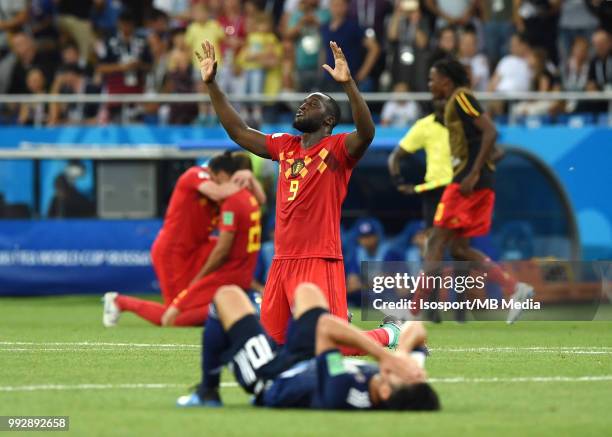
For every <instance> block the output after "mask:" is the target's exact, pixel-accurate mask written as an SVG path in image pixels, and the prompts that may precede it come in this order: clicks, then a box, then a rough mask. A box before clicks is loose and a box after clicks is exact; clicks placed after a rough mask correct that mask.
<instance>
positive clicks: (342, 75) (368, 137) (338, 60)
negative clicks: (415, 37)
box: [323, 41, 375, 158]
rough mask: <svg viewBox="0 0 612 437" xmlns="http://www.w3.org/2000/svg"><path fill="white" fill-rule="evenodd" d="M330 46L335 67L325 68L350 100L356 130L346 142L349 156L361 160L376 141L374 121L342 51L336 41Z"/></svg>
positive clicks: (324, 66)
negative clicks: (373, 141) (374, 140)
mask: <svg viewBox="0 0 612 437" xmlns="http://www.w3.org/2000/svg"><path fill="white" fill-rule="evenodd" d="M329 46H330V47H331V50H332V53H333V54H334V64H335V65H334V68H331V67H330V66H329V65H327V64H325V65H323V68H324V69H325V70H326V71H327V72H328V73H329V74H330V75H331V77H332V78H333V79H334V80H335V81H336V82H338V83H340V84H342V87H343V88H344V92H345V93H346V94H347V96H348V98H349V103H350V104H351V111H352V114H353V122H354V123H355V129H356V130H355V131H354V132H351V133H350V134H348V135H347V137H346V140H345V141H346V148H347V150H348V153H349V155H351V156H352V157H354V158H361V157H362V156H363V154H364V153H365V151H366V150H367V149H368V147H369V146H370V144H371V143H372V140H373V139H374V133H375V127H374V120H372V114H371V113H370V108H368V104H367V103H366V102H365V100H364V99H363V97H362V96H361V94H360V93H359V89H358V88H357V84H356V83H355V81H354V80H353V78H352V77H351V72H350V70H349V67H348V63H347V62H346V58H345V57H344V53H342V49H341V48H340V47H338V44H336V43H335V42H334V41H331V42H330V43H329Z"/></svg>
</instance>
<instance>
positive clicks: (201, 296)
mask: <svg viewBox="0 0 612 437" xmlns="http://www.w3.org/2000/svg"><path fill="white" fill-rule="evenodd" d="M194 276H195V275H194ZM191 279H193V277H192V278H191ZM235 283H236V275H229V274H228V273H227V272H212V273H211V274H210V275H207V276H205V277H204V278H202V279H200V280H199V281H198V282H196V283H195V284H193V286H192V287H188V288H185V289H184V290H182V291H181V292H179V293H178V295H177V296H176V297H175V298H174V299H173V300H172V305H174V306H175V307H177V308H178V309H179V310H181V311H186V310H189V309H192V308H197V307H202V306H206V305H208V304H209V303H211V302H212V300H213V297H215V293H216V292H217V290H218V289H219V288H220V287H222V286H224V285H230V284H235Z"/></svg>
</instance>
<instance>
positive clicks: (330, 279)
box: [261, 258, 348, 344]
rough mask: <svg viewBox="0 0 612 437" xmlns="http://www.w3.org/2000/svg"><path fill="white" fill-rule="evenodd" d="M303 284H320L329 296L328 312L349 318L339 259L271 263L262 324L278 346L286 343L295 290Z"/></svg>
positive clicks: (281, 260) (275, 261)
mask: <svg viewBox="0 0 612 437" xmlns="http://www.w3.org/2000/svg"><path fill="white" fill-rule="evenodd" d="M302 282H312V283H314V284H316V285H318V286H319V287H320V288H321V290H323V293H324V294H325V296H326V297H327V302H328V303H329V311H330V313H331V314H334V315H336V316H338V317H341V318H343V319H346V318H347V315H348V313H347V312H348V309H347V305H346V283H345V277H344V263H343V262H342V260H340V259H325V258H306V259H275V260H273V261H272V266H271V267H270V273H269V274H268V280H267V281H266V288H265V290H264V295H263V301H262V303H261V324H262V325H263V327H264V328H265V329H266V331H267V332H268V334H269V335H270V336H271V337H272V338H273V339H274V340H275V341H276V342H277V343H279V344H283V343H284V342H285V333H286V331H287V325H288V323H289V319H290V318H291V306H292V305H293V298H294V293H295V289H296V288H297V286H298V285H299V284H300V283H302Z"/></svg>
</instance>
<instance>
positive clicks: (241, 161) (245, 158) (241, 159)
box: [232, 152, 253, 171]
mask: <svg viewBox="0 0 612 437" xmlns="http://www.w3.org/2000/svg"><path fill="white" fill-rule="evenodd" d="M232 158H234V161H236V169H237V170H251V171H253V163H252V162H251V157H250V156H249V154H248V153H246V152H232Z"/></svg>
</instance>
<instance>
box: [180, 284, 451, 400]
mask: <svg viewBox="0 0 612 437" xmlns="http://www.w3.org/2000/svg"><path fill="white" fill-rule="evenodd" d="M214 303H215V308H216V317H218V319H216V320H217V323H220V325H219V326H220V327H222V331H223V332H224V334H225V336H224V338H223V339H222V344H221V345H218V344H217V345H209V344H204V345H203V348H204V349H206V348H209V347H212V348H215V349H216V350H218V351H219V353H221V354H222V355H223V357H224V360H225V361H226V362H230V363H231V367H232V368H233V371H234V375H235V377H236V380H237V381H238V383H239V384H240V385H241V387H242V388H243V389H244V390H245V391H246V392H248V393H251V394H253V395H254V396H255V398H254V404H255V405H257V406H263V407H275V408H319V409H328V410H337V409H388V410H437V409H439V408H440V404H439V401H438V397H437V395H436V393H435V392H434V390H433V389H432V388H431V386H430V385H429V384H428V383H427V382H426V373H425V371H424V370H423V368H422V364H423V362H424V356H425V353H424V346H425V337H426V332H425V328H424V326H423V324H422V323H421V322H410V323H408V324H406V325H405V326H404V327H403V329H402V333H401V335H400V339H399V343H398V347H397V350H396V351H394V352H392V351H390V350H388V349H386V348H384V347H382V346H380V345H379V344H378V343H376V342H375V341H374V340H372V339H371V338H370V337H368V336H367V335H365V334H364V333H363V332H361V331H359V330H358V329H356V328H354V327H353V326H351V325H350V324H348V323H347V321H346V320H344V319H341V318H338V317H336V316H333V315H331V314H329V312H328V311H329V306H328V305H327V300H326V297H325V295H324V294H323V293H322V291H321V289H320V288H319V287H317V286H316V285H314V284H309V283H303V284H300V285H298V287H297V288H296V290H295V301H294V306H293V319H292V323H291V324H290V326H289V330H288V332H287V342H286V343H285V345H284V346H282V347H280V348H277V346H276V344H275V343H274V341H273V340H272V339H271V338H270V337H268V335H267V334H266V332H265V331H264V329H263V328H262V326H261V325H260V324H259V322H258V320H257V318H256V316H255V310H254V308H253V306H252V305H251V303H250V301H249V300H248V298H247V297H246V295H245V293H244V291H243V290H242V289H240V287H237V286H225V287H222V288H220V289H219V291H218V292H217V294H216V295H215V298H214ZM211 320H212V317H211ZM341 346H348V347H351V348H357V349H361V350H363V351H364V352H366V353H367V354H368V355H370V356H371V357H373V358H374V359H375V360H376V361H377V362H378V364H374V363H371V362H365V361H359V360H355V359H349V358H344V357H343V356H342V354H341V353H340V351H339V348H340V347H341ZM411 354H416V355H417V356H418V358H416V357H412V356H411ZM209 394H210V393H209ZM177 405H179V406H184V407H187V406H221V401H220V398H219V397H218V395H217V399H216V400H214V401H213V400H212V399H211V398H208V399H206V398H204V395H203V394H202V385H201V384H200V386H199V387H198V390H197V391H196V392H195V393H193V394H191V395H186V396H182V397H180V398H179V399H178V401H177Z"/></svg>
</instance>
